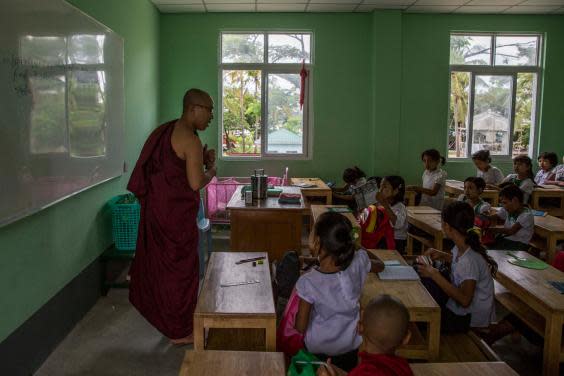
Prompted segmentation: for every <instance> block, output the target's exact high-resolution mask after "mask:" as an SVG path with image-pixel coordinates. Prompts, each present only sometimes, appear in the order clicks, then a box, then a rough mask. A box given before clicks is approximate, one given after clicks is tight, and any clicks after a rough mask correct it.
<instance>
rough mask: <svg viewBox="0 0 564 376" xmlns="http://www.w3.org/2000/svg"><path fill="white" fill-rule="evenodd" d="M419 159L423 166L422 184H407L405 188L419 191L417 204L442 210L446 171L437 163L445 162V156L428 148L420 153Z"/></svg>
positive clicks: (442, 163)
mask: <svg viewBox="0 0 564 376" xmlns="http://www.w3.org/2000/svg"><path fill="white" fill-rule="evenodd" d="M421 160H422V161H423V165H424V166H425V171H424V172H423V186H422V187H420V186H408V187H407V190H410V191H415V192H418V193H421V202H420V203H419V205H421V206H430V207H432V208H435V209H437V210H442V209H443V202H444V200H445V184H446V178H447V173H446V171H443V170H442V169H441V168H440V167H439V165H444V164H445V158H444V157H442V156H441V154H440V153H439V151H438V150H436V149H429V150H425V151H424V152H423V153H421Z"/></svg>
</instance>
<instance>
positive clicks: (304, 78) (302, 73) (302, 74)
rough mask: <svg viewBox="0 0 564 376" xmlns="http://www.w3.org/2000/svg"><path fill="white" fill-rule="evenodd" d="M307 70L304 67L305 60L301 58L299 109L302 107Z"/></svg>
mask: <svg viewBox="0 0 564 376" xmlns="http://www.w3.org/2000/svg"><path fill="white" fill-rule="evenodd" d="M307 74H308V72H307V70H306V69H305V60H302V70H301V71H300V77H301V82H300V110H301V109H302V108H303V107H304V97H305V82H306V78H307Z"/></svg>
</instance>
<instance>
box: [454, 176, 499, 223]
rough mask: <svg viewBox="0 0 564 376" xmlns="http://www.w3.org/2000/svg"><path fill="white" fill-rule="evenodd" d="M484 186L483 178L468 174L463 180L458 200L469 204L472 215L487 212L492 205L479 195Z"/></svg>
mask: <svg viewBox="0 0 564 376" xmlns="http://www.w3.org/2000/svg"><path fill="white" fill-rule="evenodd" d="M485 188H486V182H485V181H484V179H482V178H477V177H474V176H470V177H468V178H466V180H464V193H463V194H461V195H460V196H458V201H463V202H466V203H467V204H469V205H470V206H471V207H472V208H473V209H474V215H480V214H487V213H489V211H490V209H491V208H492V207H491V205H490V204H489V203H487V202H486V201H484V200H482V198H481V197H480V195H481V194H482V192H484V189H485Z"/></svg>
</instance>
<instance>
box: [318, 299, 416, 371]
mask: <svg viewBox="0 0 564 376" xmlns="http://www.w3.org/2000/svg"><path fill="white" fill-rule="evenodd" d="M408 325H409V312H408V311H407V308H405V306H404V305H403V303H402V302H401V301H399V300H398V299H397V298H394V297H392V296H390V295H379V296H376V297H374V298H373V299H372V300H371V301H370V302H369V303H368V305H367V306H366V307H365V308H364V310H363V312H362V318H361V320H360V321H359V325H358V328H359V332H360V333H361V334H362V348H363V351H362V352H360V353H359V354H358V355H359V358H360V363H359V365H358V366H356V367H355V368H354V369H353V370H352V371H351V372H349V373H348V375H349V376H365V375H366V376H368V375H370V376H412V375H413V372H412V371H411V368H409V364H408V363H407V360H405V359H404V358H400V357H399V356H396V355H395V351H396V349H397V348H398V347H399V346H400V345H405V344H407V343H408V342H409V339H410V337H411V333H410V332H409V329H408ZM346 374H347V373H346V372H345V371H343V370H342V369H340V368H338V367H335V366H334V365H332V362H331V360H330V359H329V360H328V361H327V365H326V366H325V365H323V366H321V367H319V369H318V370H317V376H342V375H346Z"/></svg>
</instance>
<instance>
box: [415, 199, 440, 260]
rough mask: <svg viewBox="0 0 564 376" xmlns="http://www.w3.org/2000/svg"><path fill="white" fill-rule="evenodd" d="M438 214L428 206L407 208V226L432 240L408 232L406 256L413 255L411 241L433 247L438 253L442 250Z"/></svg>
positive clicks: (438, 212)
mask: <svg viewBox="0 0 564 376" xmlns="http://www.w3.org/2000/svg"><path fill="white" fill-rule="evenodd" d="M440 214H441V212H440V211H438V210H437V209H434V208H432V207H429V206H413V207H412V206H408V207H407V221H408V222H409V224H411V225H413V226H415V227H417V228H418V229H420V230H422V231H424V232H426V233H427V234H429V235H430V236H432V237H433V240H430V239H425V238H423V237H421V236H418V235H416V234H413V233H410V232H408V233H407V246H406V251H407V254H408V255H411V254H413V239H416V240H419V241H420V242H422V243H423V244H424V245H425V246H426V247H433V248H435V249H438V250H439V251H442V250H443V239H444V234H443V228H442V224H441V215H440Z"/></svg>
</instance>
